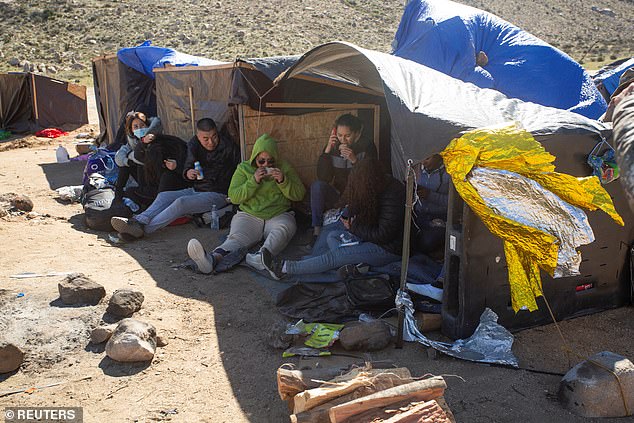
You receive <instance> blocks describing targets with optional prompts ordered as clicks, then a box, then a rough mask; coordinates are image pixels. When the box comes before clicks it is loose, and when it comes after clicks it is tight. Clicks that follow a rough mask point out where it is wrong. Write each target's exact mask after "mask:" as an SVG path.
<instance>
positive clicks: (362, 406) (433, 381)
mask: <svg viewBox="0 0 634 423" xmlns="http://www.w3.org/2000/svg"><path fill="white" fill-rule="evenodd" d="M445 388H447V384H446V383H445V380H444V379H443V378H442V377H440V376H434V377H433V378H430V379H425V380H419V381H416V382H412V383H408V384H406V385H401V386H395V387H394V388H390V389H386V390H384V391H381V392H377V393H375V394H372V395H369V396H367V397H363V398H359V399H356V400H353V401H350V402H347V403H345V404H341V405H337V406H335V407H333V408H331V409H330V411H329V412H328V413H329V415H330V421H331V422H332V423H340V422H343V421H345V420H346V419H347V418H349V417H350V416H354V415H355V414H359V413H362V412H364V411H366V410H370V409H372V408H379V407H385V406H386V405H390V404H394V403H396V402H400V401H405V400H410V401H429V400H431V399H435V398H438V397H440V396H442V395H443V393H444V392H445Z"/></svg>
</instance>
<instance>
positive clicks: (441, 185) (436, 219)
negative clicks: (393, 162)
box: [412, 154, 450, 254]
mask: <svg viewBox="0 0 634 423" xmlns="http://www.w3.org/2000/svg"><path fill="white" fill-rule="evenodd" d="M449 180H450V177H449V175H448V174H447V171H446V170H445V165H444V164H443V161H442V156H441V155H440V154H432V155H431V156H429V157H427V158H426V159H425V160H423V161H422V163H421V169H420V173H419V174H418V177H417V178H416V185H417V190H416V194H417V196H418V201H417V202H416V204H415V205H414V223H415V226H416V227H415V228H414V229H415V236H414V242H413V245H412V246H413V247H414V249H415V250H416V251H418V252H421V253H425V254H427V253H433V252H438V251H439V250H442V249H443V246H444V243H445V227H446V221H447V206H448V204H447V203H448V199H449Z"/></svg>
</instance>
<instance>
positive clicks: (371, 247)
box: [282, 242, 400, 275]
mask: <svg viewBox="0 0 634 423" xmlns="http://www.w3.org/2000/svg"><path fill="white" fill-rule="evenodd" d="M399 259H400V256H398V255H396V254H393V253H390V252H388V251H386V250H385V249H384V248H382V247H380V246H378V245H376V244H373V243H371V242H362V243H360V244H358V245H351V246H349V247H338V248H336V249H333V250H329V251H328V252H326V253H325V254H322V255H321V256H317V257H312V258H309V259H306V260H299V261H290V260H287V261H285V262H284V264H283V267H282V271H283V273H284V274H288V275H300V274H307V273H321V272H325V271H327V270H331V269H338V268H339V267H341V266H343V265H346V264H358V263H367V264H369V265H370V266H384V265H386V264H388V263H392V262H394V261H397V260H399Z"/></svg>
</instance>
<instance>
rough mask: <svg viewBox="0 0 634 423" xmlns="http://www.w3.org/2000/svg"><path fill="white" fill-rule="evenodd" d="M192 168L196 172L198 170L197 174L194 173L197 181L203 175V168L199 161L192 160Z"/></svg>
mask: <svg viewBox="0 0 634 423" xmlns="http://www.w3.org/2000/svg"><path fill="white" fill-rule="evenodd" d="M194 169H195V170H196V172H198V175H196V179H198V180H199V181H200V180H202V179H203V178H204V175H203V168H202V166H201V165H200V162H194Z"/></svg>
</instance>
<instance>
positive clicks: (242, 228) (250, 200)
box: [187, 134, 306, 273]
mask: <svg viewBox="0 0 634 423" xmlns="http://www.w3.org/2000/svg"><path fill="white" fill-rule="evenodd" d="M305 193H306V189H305V188H304V185H303V184H302V181H301V180H300V179H299V176H298V175H297V173H296V172H295V170H294V169H293V168H292V167H291V165H290V164H289V163H288V162H287V161H285V160H283V159H282V158H281V157H280V155H279V153H278V151H277V144H276V141H275V139H273V138H272V137H271V136H269V135H267V134H264V135H262V136H261V137H260V138H258V139H257V140H256V142H255V145H254V146H253V151H252V152H251V158H250V159H249V160H247V161H244V162H242V163H240V165H238V168H237V169H236V171H235V173H234V174H233V178H231V185H230V187H229V197H230V198H231V202H233V203H234V204H238V205H239V209H240V210H239V211H238V212H237V213H236V215H235V216H233V219H232V220H231V229H230V230H229V236H228V237H227V239H226V241H225V242H223V243H222V244H221V245H219V246H218V247H216V248H214V249H213V250H212V252H211V253H209V254H208V253H207V252H206V251H205V249H204V247H203V245H202V244H201V243H200V241H198V240H197V239H191V240H190V241H189V244H188V245H187V253H188V254H189V257H190V258H191V259H192V260H193V261H194V262H195V263H196V265H197V266H198V270H200V271H201V272H202V273H211V272H212V271H213V270H214V268H215V267H216V265H217V264H218V263H219V262H220V261H221V260H222V259H223V258H224V257H225V256H227V255H228V254H229V253H231V252H233V251H237V250H239V249H248V248H251V247H253V246H254V245H256V244H258V243H259V242H260V241H262V238H264V243H263V245H262V247H261V248H260V250H259V251H258V252H257V253H254V254H248V255H247V263H249V264H250V265H252V266H254V267H256V268H261V269H264V265H263V264H262V257H264V256H265V255H267V256H276V255H277V254H279V253H280V252H281V251H282V250H283V249H284V248H285V247H286V245H287V244H288V243H289V241H290V240H291V238H293V235H295V231H296V230H297V225H296V222H295V215H294V213H293V212H292V211H291V201H301V200H302V199H303V198H304V195H305Z"/></svg>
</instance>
